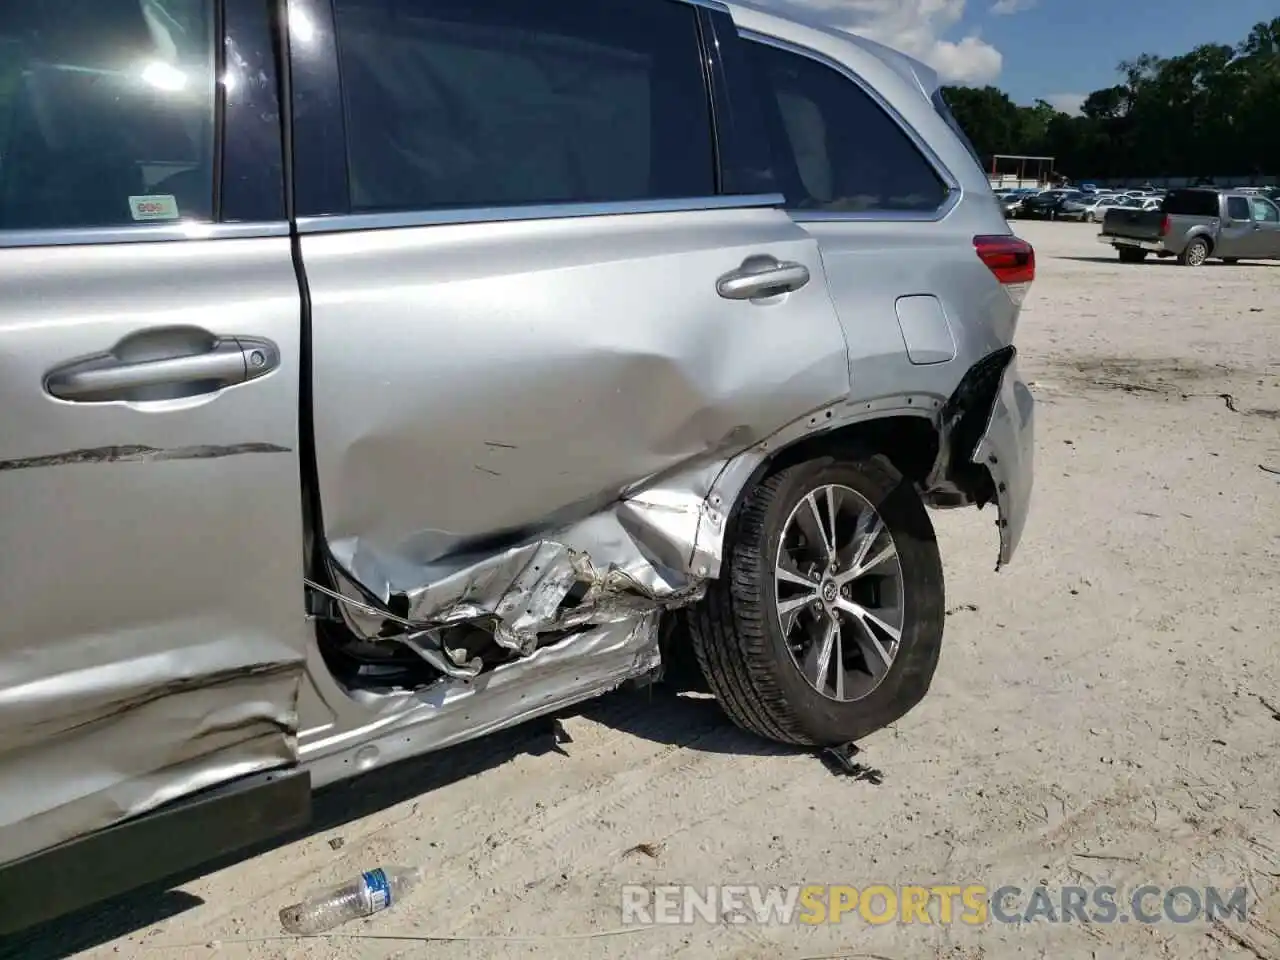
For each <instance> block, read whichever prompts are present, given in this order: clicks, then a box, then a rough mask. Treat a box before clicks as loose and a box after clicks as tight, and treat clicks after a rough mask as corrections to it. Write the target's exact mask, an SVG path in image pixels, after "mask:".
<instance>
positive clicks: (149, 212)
mask: <svg viewBox="0 0 1280 960" xmlns="http://www.w3.org/2000/svg"><path fill="white" fill-rule="evenodd" d="M129 209H130V210H131V211H132V212H133V219H135V220H177V219H178V200H177V198H176V197H174V196H173V195H172V194H169V193H164V194H156V195H155V196H150V197H130V198H129Z"/></svg>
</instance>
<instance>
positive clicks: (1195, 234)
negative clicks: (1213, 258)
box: [1183, 227, 1218, 255]
mask: <svg viewBox="0 0 1280 960" xmlns="http://www.w3.org/2000/svg"><path fill="white" fill-rule="evenodd" d="M1196 240H1203V241H1204V242H1205V243H1206V244H1208V246H1209V255H1212V254H1213V251H1214V249H1216V248H1217V246H1218V244H1217V243H1216V241H1215V238H1214V236H1213V231H1211V230H1209V229H1208V228H1207V227H1198V228H1196V229H1194V230H1192V231H1191V232H1190V233H1189V234H1187V242H1186V246H1184V247H1183V249H1184V250H1185V249H1186V248H1187V247H1189V246H1191V244H1192V243H1193V242H1194V241H1196Z"/></svg>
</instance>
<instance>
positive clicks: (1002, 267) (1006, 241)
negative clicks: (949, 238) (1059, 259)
mask: <svg viewBox="0 0 1280 960" xmlns="http://www.w3.org/2000/svg"><path fill="white" fill-rule="evenodd" d="M973 247H974V249H975V250H976V251H977V252H978V259H980V260H981V261H982V262H983V263H985V264H986V265H987V269H988V270H990V271H991V272H992V273H993V274H994V275H995V278H996V279H997V280H999V281H1000V284H1001V285H1002V286H1003V287H1004V289H1005V292H1006V293H1007V294H1009V299H1010V300H1012V301H1013V302H1014V303H1015V304H1021V303H1022V301H1023V300H1024V299H1025V298H1026V296H1027V291H1028V290H1030V289H1031V283H1032V281H1034V280H1035V278H1036V251H1035V248H1034V247H1032V246H1031V244H1029V243H1027V241H1025V240H1021V239H1019V238H1018V237H1015V236H1012V235H1008V234H996V235H993V236H981V237H974V238H973Z"/></svg>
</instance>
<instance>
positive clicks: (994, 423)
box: [973, 356, 1035, 570]
mask: <svg viewBox="0 0 1280 960" xmlns="http://www.w3.org/2000/svg"><path fill="white" fill-rule="evenodd" d="M1034 447H1035V400H1034V399H1033V398H1032V396H1031V390H1030V388H1028V387H1027V385H1026V383H1025V382H1024V381H1023V379H1022V377H1021V376H1020V375H1019V374H1018V359H1017V357H1016V356H1014V357H1013V358H1011V359H1010V361H1009V365H1008V366H1007V367H1006V368H1005V371H1004V376H1003V377H1002V378H1001V380H1000V392H999V393H998V394H997V395H996V400H995V403H994V404H993V405H992V408H991V418H990V420H989V422H988V424H987V429H986V432H985V433H984V434H983V435H982V439H981V441H979V443H978V446H977V448H976V449H975V450H974V453H973V462H974V463H978V464H982V465H983V466H985V467H986V468H987V469H988V470H989V471H990V472H991V477H992V479H993V480H994V481H995V488H996V505H997V506H998V507H999V510H1000V516H999V521H998V522H999V524H1000V558H999V561H998V562H997V563H996V569H997V570H999V569H1000V568H1001V567H1002V566H1004V565H1005V564H1007V563H1009V561H1010V560H1012V559H1013V553H1014V551H1015V550H1016V549H1017V548H1018V543H1019V542H1020V541H1021V540H1022V531H1023V529H1024V528H1025V527H1026V524H1027V514H1028V513H1029V512H1030V509H1031V490H1032V486H1033V485H1034V460H1033V451H1034Z"/></svg>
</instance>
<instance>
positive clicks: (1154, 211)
mask: <svg viewBox="0 0 1280 960" xmlns="http://www.w3.org/2000/svg"><path fill="white" fill-rule="evenodd" d="M1098 241H1099V242H1100V243H1106V244H1110V245H1111V246H1113V247H1115V249H1116V251H1117V252H1118V253H1119V255H1120V259H1121V260H1123V261H1125V262H1127V263H1136V262H1139V261H1142V260H1145V259H1146V258H1147V255H1148V254H1151V253H1154V254H1155V255H1156V256H1158V257H1177V259H1178V262H1179V263H1181V264H1184V265H1185V266H1190V267H1198V266H1200V265H1201V264H1202V263H1204V262H1205V261H1206V260H1207V259H1209V258H1210V257H1216V258H1217V259H1219V260H1222V261H1223V262H1224V263H1235V262H1236V261H1238V260H1272V259H1280V206H1277V204H1276V202H1275V201H1273V200H1270V199H1268V198H1267V197H1263V196H1260V195H1255V194H1248V193H1243V192H1241V191H1238V190H1212V189H1205V188H1199V187H1189V188H1187V189H1183V190H1174V191H1172V192H1171V193H1170V194H1169V195H1168V196H1167V197H1166V198H1165V199H1164V201H1163V202H1162V203H1161V204H1160V205H1159V206H1158V207H1154V208H1149V207H1147V205H1146V203H1143V204H1142V205H1141V206H1139V207H1138V208H1133V207H1128V206H1122V207H1116V208H1113V209H1112V210H1110V211H1108V212H1107V215H1106V217H1105V219H1104V220H1103V222H1102V231H1101V232H1100V233H1099V235H1098Z"/></svg>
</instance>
